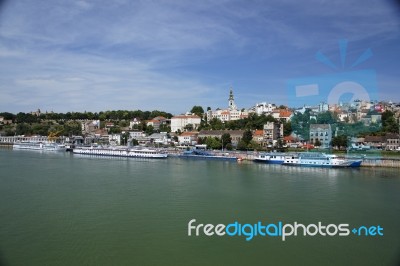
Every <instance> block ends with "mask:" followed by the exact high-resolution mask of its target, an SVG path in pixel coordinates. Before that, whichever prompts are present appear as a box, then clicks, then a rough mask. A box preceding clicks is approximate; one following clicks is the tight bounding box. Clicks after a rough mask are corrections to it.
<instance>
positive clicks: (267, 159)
mask: <svg viewBox="0 0 400 266" xmlns="http://www.w3.org/2000/svg"><path fill="white" fill-rule="evenodd" d="M285 156H286V153H277V152H272V153H265V152H263V153H260V154H259V155H258V156H257V157H256V158H254V160H253V161H254V162H257V163H267V164H283V162H284V160H285Z"/></svg>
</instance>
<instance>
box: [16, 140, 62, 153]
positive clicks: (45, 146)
mask: <svg viewBox="0 0 400 266" xmlns="http://www.w3.org/2000/svg"><path fill="white" fill-rule="evenodd" d="M13 149H14V150H38V151H65V150H66V148H65V145H62V144H58V143H55V142H36V141H21V142H15V143H14V144H13Z"/></svg>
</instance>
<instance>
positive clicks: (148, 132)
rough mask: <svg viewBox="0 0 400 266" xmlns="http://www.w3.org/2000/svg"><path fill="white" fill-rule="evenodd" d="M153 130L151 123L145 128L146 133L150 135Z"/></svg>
mask: <svg viewBox="0 0 400 266" xmlns="http://www.w3.org/2000/svg"><path fill="white" fill-rule="evenodd" d="M153 132H154V127H153V126H152V125H149V126H147V128H146V134H147V135H151V134H153Z"/></svg>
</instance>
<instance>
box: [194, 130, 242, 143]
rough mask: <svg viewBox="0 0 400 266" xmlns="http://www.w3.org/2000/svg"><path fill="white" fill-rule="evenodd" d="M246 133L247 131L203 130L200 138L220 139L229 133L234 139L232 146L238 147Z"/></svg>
mask: <svg viewBox="0 0 400 266" xmlns="http://www.w3.org/2000/svg"><path fill="white" fill-rule="evenodd" d="M244 131H245V130H201V131H200V132H199V135H198V137H199V138H208V137H211V138H214V137H217V138H219V139H220V138H221V137H222V135H223V134H225V133H228V134H229V135H230V136H231V138H232V145H233V146H237V144H238V143H239V141H240V140H241V139H242V137H243V133H244Z"/></svg>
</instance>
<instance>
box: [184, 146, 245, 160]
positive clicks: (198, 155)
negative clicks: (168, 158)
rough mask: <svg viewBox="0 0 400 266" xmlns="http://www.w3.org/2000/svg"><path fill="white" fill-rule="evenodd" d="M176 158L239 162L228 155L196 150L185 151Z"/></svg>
mask: <svg viewBox="0 0 400 266" xmlns="http://www.w3.org/2000/svg"><path fill="white" fill-rule="evenodd" d="M176 157H178V158H186V159H207V160H221V161H235V162H236V161H238V158H237V157H232V156H229V155H227V154H221V155H214V154H211V153H209V152H207V151H205V150H200V149H194V150H188V151H184V152H183V153H181V154H178V155H177V156H176Z"/></svg>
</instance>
